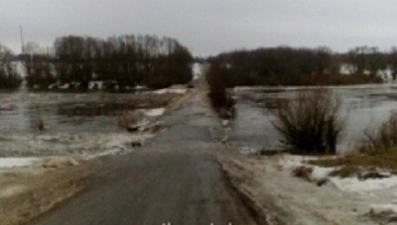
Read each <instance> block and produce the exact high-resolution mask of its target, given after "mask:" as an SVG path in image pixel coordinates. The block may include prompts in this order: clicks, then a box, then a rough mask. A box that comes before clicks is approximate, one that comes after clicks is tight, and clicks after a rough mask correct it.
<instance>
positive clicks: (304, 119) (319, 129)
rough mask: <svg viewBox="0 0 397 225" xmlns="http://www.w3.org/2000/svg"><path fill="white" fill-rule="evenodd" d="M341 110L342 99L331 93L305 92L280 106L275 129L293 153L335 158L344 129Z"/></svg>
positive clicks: (277, 111) (274, 111)
mask: <svg viewBox="0 0 397 225" xmlns="http://www.w3.org/2000/svg"><path fill="white" fill-rule="evenodd" d="M340 109H341V105H340V102H339V99H338V98H336V97H335V96H334V95H333V93H332V91H330V90H326V89H318V90H310V91H305V92H301V93H299V95H298V97H297V98H296V99H293V100H283V101H279V102H278V103H277V107H276V109H274V110H273V111H272V113H273V115H274V116H275V117H276V120H275V121H274V122H273V126H274V128H275V129H276V130H277V131H278V132H279V133H280V135H281V137H282V139H281V142H282V143H283V144H285V145H286V147H287V148H288V149H289V150H290V151H291V152H293V153H297V154H335V153H336V144H337V141H338V139H339V137H340V133H341V131H342V129H343V121H342V120H341V119H340V118H339V117H340V115H339V114H340Z"/></svg>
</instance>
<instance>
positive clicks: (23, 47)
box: [19, 25, 25, 54]
mask: <svg viewBox="0 0 397 225" xmlns="http://www.w3.org/2000/svg"><path fill="white" fill-rule="evenodd" d="M19 31H20V33H21V44H22V49H21V50H22V54H25V42H24V39H23V31H22V26H21V25H19Z"/></svg>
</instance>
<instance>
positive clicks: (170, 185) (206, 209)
mask: <svg viewBox="0 0 397 225" xmlns="http://www.w3.org/2000/svg"><path fill="white" fill-rule="evenodd" d="M163 120H164V121H165V122H166V124H167V125H169V127H170V128H169V129H168V130H167V131H165V132H163V133H160V134H159V135H158V136H157V137H156V138H155V139H154V140H152V141H151V142H150V143H148V144H147V145H145V146H144V147H142V148H140V149H139V150H137V151H135V152H134V153H131V154H128V155H122V156H112V157H109V158H108V159H106V160H104V161H103V162H102V163H101V164H100V165H101V169H100V172H99V173H98V174H96V175H95V176H94V177H93V178H90V179H89V181H88V182H87V183H89V186H88V187H87V190H86V191H85V192H83V193H82V194H80V195H79V196H76V197H75V198H73V199H72V200H70V201H69V202H67V203H65V204H63V205H62V206H59V207H57V208H56V209H55V210H52V211H51V212H49V213H47V214H46V215H44V216H42V217H40V218H38V219H36V220H35V221H32V222H31V223H29V225H90V224H91V225H102V224H103V225H105V224H109V225H131V224H139V225H142V224H147V225H152V224H153V225H162V224H173V225H175V224H176V225H178V224H181V225H182V224H183V225H186V224H190V225H194V224H200V225H207V224H208V225H210V224H213V225H227V224H233V225H239V224H241V225H250V224H257V223H256V222H255V221H254V219H253V218H252V216H251V214H250V212H249V210H248V209H247V208H245V206H244V204H243V203H242V201H241V200H240V199H239V197H238V196H237V195H236V193H235V192H234V190H233V189H232V188H231V187H230V185H229V184H228V181H227V179H226V178H225V176H224V174H223V172H222V170H221V168H220V166H219V164H218V163H217V161H216V153H217V152H218V151H223V150H224V149H223V148H224V147H223V145H222V144H219V143H216V142H214V141H213V140H214V139H220V138H222V135H223V132H222V129H221V128H220V124H219V121H218V119H217V118H216V115H214V113H213V112H212V111H211V110H210V108H209V106H208V104H207V103H206V102H205V101H204V100H203V97H202V94H200V93H197V94H195V95H194V96H192V97H191V98H190V99H188V100H187V101H185V102H184V103H182V104H181V105H179V106H178V108H176V109H174V110H171V111H170V112H169V113H168V114H167V115H165V116H164V118H163Z"/></svg>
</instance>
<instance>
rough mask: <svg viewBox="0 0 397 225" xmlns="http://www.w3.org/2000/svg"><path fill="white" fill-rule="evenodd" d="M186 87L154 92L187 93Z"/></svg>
mask: <svg viewBox="0 0 397 225" xmlns="http://www.w3.org/2000/svg"><path fill="white" fill-rule="evenodd" d="M186 91H187V90H186V88H166V89H160V90H157V91H154V92H153V93H154V94H158V95H163V94H181V95H183V94H186Z"/></svg>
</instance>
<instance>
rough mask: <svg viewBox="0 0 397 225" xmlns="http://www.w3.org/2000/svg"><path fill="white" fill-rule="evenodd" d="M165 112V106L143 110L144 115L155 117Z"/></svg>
mask: <svg viewBox="0 0 397 225" xmlns="http://www.w3.org/2000/svg"><path fill="white" fill-rule="evenodd" d="M164 112H165V108H157V109H149V110H146V111H145V112H144V114H145V115H146V116H150V117H156V116H161V115H163V114H164Z"/></svg>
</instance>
